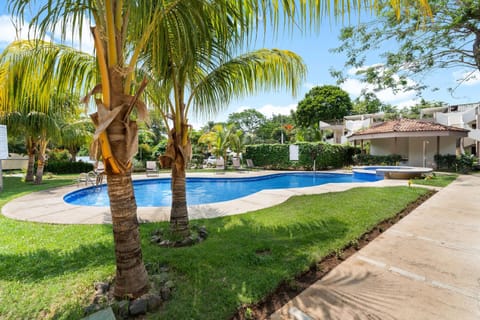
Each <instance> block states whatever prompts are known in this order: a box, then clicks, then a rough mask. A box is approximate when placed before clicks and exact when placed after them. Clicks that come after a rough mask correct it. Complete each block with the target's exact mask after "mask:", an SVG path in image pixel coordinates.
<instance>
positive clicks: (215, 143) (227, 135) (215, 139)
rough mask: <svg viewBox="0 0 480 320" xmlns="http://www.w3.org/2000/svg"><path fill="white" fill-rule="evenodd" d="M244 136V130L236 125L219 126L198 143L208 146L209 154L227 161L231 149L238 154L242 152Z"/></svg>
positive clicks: (202, 137) (203, 136)
mask: <svg viewBox="0 0 480 320" xmlns="http://www.w3.org/2000/svg"><path fill="white" fill-rule="evenodd" d="M242 135H243V132H242V130H240V129H237V128H236V126H235V125H234V124H229V125H224V124H217V125H215V126H214V127H213V130H212V131H210V132H207V133H204V134H203V135H202V136H201V137H200V139H199V140H198V142H199V143H203V144H206V145H208V150H209V152H211V153H212V154H214V155H215V156H217V157H222V158H223V159H225V160H227V154H228V150H229V149H230V150H231V151H234V152H235V153H237V154H238V153H241V152H242V149H243V143H242Z"/></svg>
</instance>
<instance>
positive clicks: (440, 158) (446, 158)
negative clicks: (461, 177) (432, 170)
mask: <svg viewBox="0 0 480 320" xmlns="http://www.w3.org/2000/svg"><path fill="white" fill-rule="evenodd" d="M434 159H435V162H436V164H437V169H438V170H447V171H456V172H461V173H468V172H470V171H472V170H474V168H475V166H476V164H477V163H478V159H477V158H476V157H475V156H474V155H471V154H462V155H461V156H460V157H457V156H456V155H454V154H445V155H441V154H436V155H435V157H434Z"/></svg>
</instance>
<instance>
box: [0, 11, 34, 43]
mask: <svg viewBox="0 0 480 320" xmlns="http://www.w3.org/2000/svg"><path fill="white" fill-rule="evenodd" d="M18 27H19V26H18ZM0 30H1V32H0V46H1V47H5V46H7V45H8V44H10V43H11V42H13V41H15V40H16V39H18V38H20V39H28V26H23V28H20V27H19V30H18V32H17V30H16V29H15V27H14V23H13V21H12V18H11V17H10V16H8V15H0Z"/></svg>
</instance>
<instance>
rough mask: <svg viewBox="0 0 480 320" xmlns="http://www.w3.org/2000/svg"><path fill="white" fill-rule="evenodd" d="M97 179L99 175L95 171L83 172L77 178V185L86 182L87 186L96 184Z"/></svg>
mask: <svg viewBox="0 0 480 320" xmlns="http://www.w3.org/2000/svg"><path fill="white" fill-rule="evenodd" d="M96 179H97V175H96V174H95V172H93V171H89V172H82V173H80V174H79V175H78V178H77V187H79V186H80V184H84V185H85V186H88V185H89V184H91V185H92V186H93V185H95V184H96Z"/></svg>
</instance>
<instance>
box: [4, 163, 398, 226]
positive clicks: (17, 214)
mask: <svg viewBox="0 0 480 320" xmlns="http://www.w3.org/2000/svg"><path fill="white" fill-rule="evenodd" d="M277 172H278V171H276V173H277ZM269 173H270V174H271V173H272V172H271V171H270V172H268V171H250V172H244V173H238V172H226V173H225V174H221V175H218V174H215V173H212V172H209V173H190V174H189V175H188V176H189V177H194V176H198V177H217V178H218V177H232V178H235V177H236V178H240V177H249V176H250V177H251V176H254V175H265V174H269ZM168 176H169V174H161V177H168ZM137 178H145V176H144V175H142V176H134V179H137ZM394 185H403V186H405V185H407V182H406V181H405V180H382V181H376V182H366V183H330V184H324V185H320V186H315V187H308V188H295V189H277V190H263V191H261V192H258V193H255V194H252V195H250V196H247V197H243V198H240V199H237V200H231V201H224V202H218V203H212V204H208V205H195V206H189V208H188V210H189V217H190V219H200V218H214V217H219V216H227V215H234V214H240V213H245V212H248V211H252V210H257V209H262V208H266V207H271V206H273V205H276V204H279V203H282V202H284V201H285V200H287V199H288V198H289V197H291V196H293V195H299V194H318V193H326V192H335V191H343V190H347V189H350V188H353V187H357V186H394ZM77 189H78V187H77V186H70V187H62V188H55V189H50V190H45V191H39V192H34V193H30V194H28V195H26V196H23V197H20V198H17V199H15V200H12V201H10V202H9V203H7V204H6V205H4V206H3V208H2V214H3V215H5V216H7V217H10V218H12V219H17V220H27V221H35V222H46V223H58V224H101V223H111V217H110V208H109V207H86V206H78V205H71V204H68V203H65V202H64V201H63V196H64V195H65V194H67V193H69V192H71V191H74V190H77ZM137 214H138V218H139V220H140V221H142V222H151V221H168V220H169V218H170V207H139V208H138V209H137Z"/></svg>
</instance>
